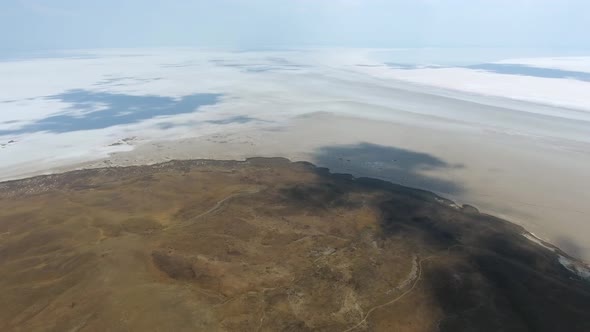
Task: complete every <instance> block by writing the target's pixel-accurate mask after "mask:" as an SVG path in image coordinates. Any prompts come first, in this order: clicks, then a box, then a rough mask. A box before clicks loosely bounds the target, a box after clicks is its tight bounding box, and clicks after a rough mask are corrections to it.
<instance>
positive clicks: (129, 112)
mask: <svg viewBox="0 0 590 332" xmlns="http://www.w3.org/2000/svg"><path fill="white" fill-rule="evenodd" d="M220 97H221V95H220V94H209V93H202V94H194V95H189V96H184V97H182V98H180V99H174V98H171V97H162V96H150V95H147V96H133V95H127V94H118V93H108V92H93V91H87V90H70V91H67V92H65V93H62V94H58V95H54V96H48V97H45V99H47V100H59V101H62V102H65V103H69V104H71V107H70V109H69V110H70V111H76V114H70V113H68V114H58V115H52V116H49V117H46V118H43V119H39V120H37V121H35V122H32V123H29V124H27V125H25V126H23V127H21V128H18V129H11V130H0V135H13V134H23V133H32V132H42V131H46V132H53V133H65V132H71V131H77V130H92V129H103V128H108V127H112V126H117V125H126V124H133V123H138V122H141V121H144V120H147V119H151V118H155V117H158V116H166V115H175V114H184V113H192V112H195V111H198V109H199V108H200V107H202V106H207V105H214V104H216V103H217V102H218V100H219V98H220ZM97 107H100V109H99V110H95V109H96V108H97Z"/></svg>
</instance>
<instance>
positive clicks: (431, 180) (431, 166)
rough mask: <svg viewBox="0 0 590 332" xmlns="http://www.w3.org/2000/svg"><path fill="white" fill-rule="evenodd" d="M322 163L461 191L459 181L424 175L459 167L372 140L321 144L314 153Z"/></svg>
mask: <svg viewBox="0 0 590 332" xmlns="http://www.w3.org/2000/svg"><path fill="white" fill-rule="evenodd" d="M314 160H315V162H316V163H317V164H318V165H319V166H323V167H328V168H330V169H331V170H334V171H336V172H347V173H351V174H353V175H356V176H368V177H379V178H383V179H386V180H388V181H392V182H394V183H398V184H402V185H405V186H410V187H417V188H420V189H426V190H431V191H435V192H439V193H448V194H458V193H461V192H462V190H463V189H462V186H460V185H459V184H457V183H454V182H451V181H447V180H444V179H439V178H436V177H433V176H429V175H426V174H424V173H423V172H424V171H433V170H444V169H452V168H460V167H462V166H461V165H451V164H448V163H446V162H445V161H443V160H441V159H439V158H437V157H435V156H432V155H430V154H427V153H421V152H415V151H411V150H406V149H401V148H396V147H392V146H384V145H377V144H370V143H359V144H353V145H334V146H325V147H321V148H320V149H318V150H317V151H316V153H315V154H314Z"/></svg>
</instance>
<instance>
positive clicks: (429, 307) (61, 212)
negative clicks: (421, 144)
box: [0, 159, 590, 331]
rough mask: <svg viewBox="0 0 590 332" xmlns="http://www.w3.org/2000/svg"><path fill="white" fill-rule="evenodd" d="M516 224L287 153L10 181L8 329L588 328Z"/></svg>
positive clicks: (582, 308)
mask: <svg viewBox="0 0 590 332" xmlns="http://www.w3.org/2000/svg"><path fill="white" fill-rule="evenodd" d="M523 232H524V230H522V229H521V228H520V227H518V226H515V225H513V224H510V223H508V222H505V221H502V220H499V219H496V218H493V217H490V216H486V215H481V214H479V213H478V212H477V211H476V210H475V209H473V208H467V207H465V208H454V207H453V206H452V204H450V202H448V201H445V200H443V199H440V198H438V197H436V196H434V195H432V194H430V193H426V192H422V191H417V190H412V189H409V188H404V187H401V186H396V185H392V184H389V183H385V182H382V181H377V180H371V179H356V180H355V179H352V178H350V177H348V176H343V175H332V174H329V173H328V172H327V171H326V170H323V169H317V168H315V167H313V166H312V165H309V164H305V163H290V162H288V161H287V160H284V159H251V160H249V161H247V162H222V161H184V162H170V163H166V164H161V165H155V166H142V167H128V168H105V169H97V170H85V171H75V172H69V173H65V174H60V175H50V176H43V177H36V178H31V179H27V180H21V181H13V182H6V183H1V184H0V275H1V276H2V277H1V278H0V292H1V293H2V301H1V302H0V330H2V331H11V330H19V331H45V330H49V331H106V330H109V331H130V330H131V331H307V330H310V331H311V330H317V331H351V330H355V331H367V330H370V331H436V330H443V331H466V330H473V331H501V330H505V331H543V330H546V331H556V330H562V331H589V330H590V322H588V320H587V318H588V317H587V313H588V312H590V287H589V286H588V283H586V282H584V281H582V280H579V279H578V278H576V276H574V275H573V274H571V273H570V272H569V271H567V270H566V269H564V268H563V267H562V266H561V265H560V264H559V263H558V262H557V260H556V254H555V253H554V252H552V251H550V250H547V249H545V248H543V247H541V246H539V245H537V244H535V243H533V242H531V241H529V240H527V239H525V238H524V237H523V236H522V233H523Z"/></svg>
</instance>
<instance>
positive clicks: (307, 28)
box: [0, 0, 590, 55]
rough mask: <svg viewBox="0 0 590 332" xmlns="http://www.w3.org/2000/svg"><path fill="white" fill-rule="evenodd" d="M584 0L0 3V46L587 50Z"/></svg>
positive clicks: (0, 49)
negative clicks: (516, 48) (519, 48)
mask: <svg viewBox="0 0 590 332" xmlns="http://www.w3.org/2000/svg"><path fill="white" fill-rule="evenodd" d="M588 31H590V1H588V0H167V1H162V0H100V1H96V0H2V1H1V3H0V55H1V54H2V53H9V52H16V51H28V50H52V49H86V48H121V47H122V48H131V47H207V48H215V47H224V48H226V47H229V48H242V49H261V48H297V47H388V48H389V47H530V48H555V49H590V37H588Z"/></svg>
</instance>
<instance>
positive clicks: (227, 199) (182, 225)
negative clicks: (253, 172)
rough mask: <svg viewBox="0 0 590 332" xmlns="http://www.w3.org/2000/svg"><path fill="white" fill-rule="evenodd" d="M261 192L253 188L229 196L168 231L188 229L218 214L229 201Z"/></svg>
mask: <svg viewBox="0 0 590 332" xmlns="http://www.w3.org/2000/svg"><path fill="white" fill-rule="evenodd" d="M260 190H262V189H261V188H253V189H246V190H242V191H239V192H237V193H233V194H231V195H229V196H226V197H225V198H223V199H222V200H220V201H218V202H217V203H215V205H214V206H213V207H211V208H210V209H209V210H207V211H205V212H203V213H201V214H199V215H197V216H195V217H192V218H191V219H190V220H188V221H186V222H184V223H181V224H177V225H173V226H170V227H167V228H166V229H169V228H178V227H186V226H188V225H190V224H191V223H193V222H194V221H195V220H197V219H200V218H203V217H205V216H207V215H210V214H212V213H214V212H216V211H217V210H219V209H220V208H221V207H223V205H224V204H225V203H227V202H228V201H230V200H232V199H234V198H236V197H239V196H245V195H252V194H255V193H257V192H259V191H260Z"/></svg>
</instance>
